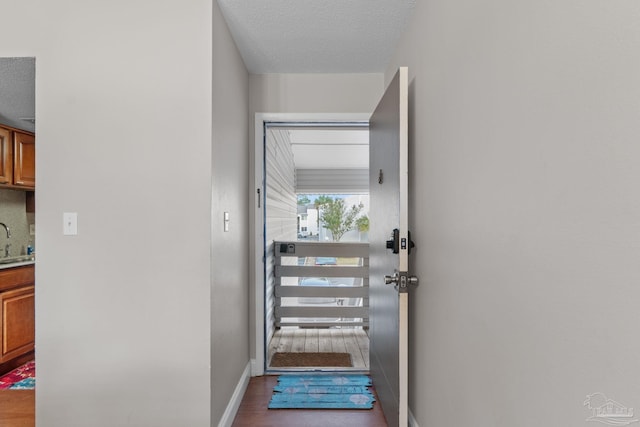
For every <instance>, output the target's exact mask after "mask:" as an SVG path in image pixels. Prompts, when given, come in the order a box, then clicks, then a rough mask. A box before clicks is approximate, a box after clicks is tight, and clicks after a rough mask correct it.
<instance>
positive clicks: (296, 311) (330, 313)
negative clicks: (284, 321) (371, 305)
mask: <svg viewBox="0 0 640 427" xmlns="http://www.w3.org/2000/svg"><path fill="white" fill-rule="evenodd" d="M276 315H277V316H278V317H281V318H282V317H367V316H368V315H369V309H368V308H367V307H346V306H342V307H309V306H295V307H276Z"/></svg>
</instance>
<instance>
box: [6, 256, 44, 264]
mask: <svg viewBox="0 0 640 427" xmlns="http://www.w3.org/2000/svg"><path fill="white" fill-rule="evenodd" d="M35 259H36V257H35V256H33V255H20V256H12V257H7V258H0V264H13V263H17V262H26V261H33V260H35Z"/></svg>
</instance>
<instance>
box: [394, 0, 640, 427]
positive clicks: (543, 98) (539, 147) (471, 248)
mask: <svg viewBox="0 0 640 427" xmlns="http://www.w3.org/2000/svg"><path fill="white" fill-rule="evenodd" d="M638 16H640V3H638V2H637V1H631V0H614V1H609V2H601V1H595V0H584V1H564V2H557V1H546V0H545V1H542V2H531V1H529V2H512V1H505V0H491V1H489V2H482V3H478V2H473V1H466V0H465V1H462V2H450V1H444V0H436V1H432V2H417V3H416V10H415V13H414V16H413V19H412V21H411V24H410V26H409V27H408V29H407V32H406V34H405V35H404V37H403V39H402V41H401V43H400V45H399V49H398V50H397V52H396V55H395V58H394V60H393V61H392V63H391V64H390V66H389V68H388V72H387V74H386V76H385V78H386V80H387V81H389V80H390V79H391V77H392V75H393V72H394V71H395V69H396V68H397V67H398V66H400V65H407V66H409V72H410V98H411V100H410V109H411V125H410V141H411V159H412V160H411V167H412V170H413V172H412V175H411V184H412V187H413V190H412V194H411V195H412V202H413V208H412V210H411V214H412V219H411V222H412V224H413V225H412V227H413V229H412V232H413V236H414V239H415V241H416V245H417V250H416V252H415V256H414V258H413V265H414V267H415V271H414V272H415V274H417V275H418V276H419V277H420V281H421V284H420V287H419V288H418V289H417V290H416V291H415V292H414V293H413V297H412V298H413V300H412V304H411V310H412V315H411V323H410V325H411V365H410V369H411V375H410V378H411V384H410V388H411V395H410V406H411V409H412V411H413V412H414V414H415V416H416V419H417V421H418V423H419V425H420V426H423V427H424V426H438V427H445V426H456V427H461V426H474V427H480V426H504V427H507V426H509V427H510V426H516V425H517V426H522V427H538V426H563V427H564V426H582V425H586V424H589V423H586V422H585V420H586V419H587V418H588V417H589V416H590V415H591V411H589V410H588V408H586V407H584V406H583V402H584V401H585V399H586V396H587V394H590V393H595V392H602V393H604V394H605V395H607V397H609V398H611V399H614V400H616V401H618V402H620V403H621V404H623V405H625V406H627V407H635V408H637V407H639V406H640V384H639V383H638V381H637V378H638V377H639V376H640V364H638V361H637V358H638V354H639V353H640V341H639V340H638V324H639V321H640V309H639V308H638V302H639V301H640V287H639V286H638V283H640V268H638V265H639V264H638V259H640V245H639V244H638V239H639V237H640V221H639V220H638V218H640V192H638V182H640V168H639V167H638V165H640V144H639V143H638V135H640V120H639V118H640V103H638V100H639V99H640V78H638V76H639V75H640V55H638V52H640V26H638ZM636 418H637V417H636Z"/></svg>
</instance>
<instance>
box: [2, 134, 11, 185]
mask: <svg viewBox="0 0 640 427" xmlns="http://www.w3.org/2000/svg"><path fill="white" fill-rule="evenodd" d="M0 184H8V185H11V184H13V132H12V131H10V130H8V129H4V128H0Z"/></svg>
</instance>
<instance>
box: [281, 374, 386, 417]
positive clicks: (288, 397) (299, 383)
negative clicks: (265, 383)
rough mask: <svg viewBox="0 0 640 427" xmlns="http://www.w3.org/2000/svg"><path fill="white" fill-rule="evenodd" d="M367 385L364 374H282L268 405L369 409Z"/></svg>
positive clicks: (283, 407)
mask: <svg viewBox="0 0 640 427" xmlns="http://www.w3.org/2000/svg"><path fill="white" fill-rule="evenodd" d="M370 386H371V378H369V377H368V376H366V375H354V374H329V375H326V374H306V375H281V376H279V377H278V384H277V385H276V386H275V387H274V388H273V396H272V397H271V401H270V402H269V409H371V408H373V402H374V401H375V399H374V397H373V393H371V390H370V389H369V387H370Z"/></svg>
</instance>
